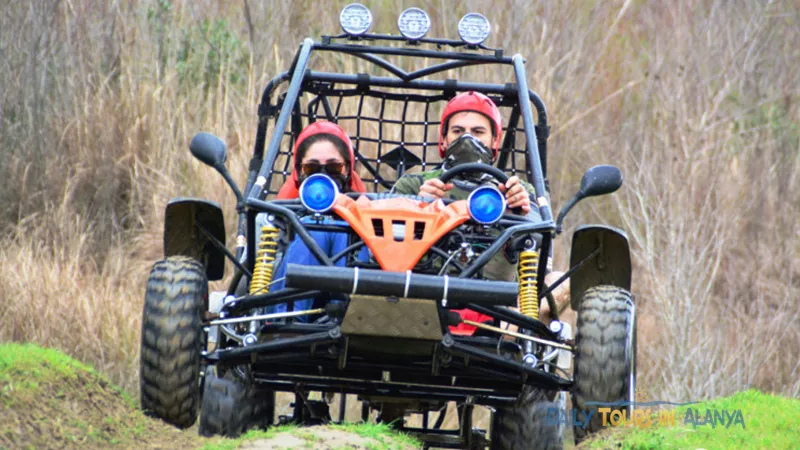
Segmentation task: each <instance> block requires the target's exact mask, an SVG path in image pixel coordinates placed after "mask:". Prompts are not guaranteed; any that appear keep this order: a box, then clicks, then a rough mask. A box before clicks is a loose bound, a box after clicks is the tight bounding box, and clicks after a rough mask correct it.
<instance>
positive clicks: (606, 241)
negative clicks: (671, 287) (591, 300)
mask: <svg viewBox="0 0 800 450" xmlns="http://www.w3.org/2000/svg"><path fill="white" fill-rule="evenodd" d="M587 258H588V259H587ZM584 260H586V261H585V262H584ZM569 263H570V267H575V266H577V265H580V264H581V263H583V265H582V266H581V267H579V268H578V269H577V270H576V271H575V272H574V273H573V274H572V277H571V278H570V297H571V306H572V309H573V310H575V311H577V310H578V307H579V306H580V301H581V298H582V297H583V294H584V292H586V290H588V289H589V288H591V287H594V286H600V285H611V286H617V287H620V288H622V289H625V290H627V291H630V290H631V252H630V246H629V244H628V237H627V235H626V234H625V232H624V231H622V230H619V229H617V228H612V227H608V226H604V225H583V226H580V227H578V229H577V230H575V233H574V234H573V235H572V251H571V253H570V261H569Z"/></svg>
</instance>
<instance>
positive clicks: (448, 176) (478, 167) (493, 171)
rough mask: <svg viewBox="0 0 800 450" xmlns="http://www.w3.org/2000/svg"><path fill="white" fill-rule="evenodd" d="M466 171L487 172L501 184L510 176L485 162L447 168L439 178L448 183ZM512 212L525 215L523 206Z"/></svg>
mask: <svg viewBox="0 0 800 450" xmlns="http://www.w3.org/2000/svg"><path fill="white" fill-rule="evenodd" d="M464 172H482V173H485V174H489V175H491V176H492V177H494V179H495V180H497V181H498V182H499V183H500V184H503V185H505V184H506V182H507V181H508V178H509V176H508V175H506V173H505V172H503V171H502V170H500V169H498V168H497V167H494V166H490V165H488V164H484V163H468V164H461V165H458V166H455V167H453V168H451V169H447V171H446V172H445V173H443V174H442V176H441V177H439V179H440V180H441V181H442V183H447V182H449V181H451V180H452V179H453V178H455V177H456V176H457V175H461V174H462V173H464ZM531 208H533V204H532V203H531ZM511 212H513V213H514V214H516V215H518V216H521V215H523V212H522V208H520V207H517V208H513V209H511Z"/></svg>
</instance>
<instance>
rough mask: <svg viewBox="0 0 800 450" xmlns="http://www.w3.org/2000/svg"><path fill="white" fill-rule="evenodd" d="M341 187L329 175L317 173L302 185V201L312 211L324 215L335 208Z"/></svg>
mask: <svg viewBox="0 0 800 450" xmlns="http://www.w3.org/2000/svg"><path fill="white" fill-rule="evenodd" d="M338 194H339V187H338V186H337V185H336V183H335V182H334V181H333V180H332V179H331V178H330V177H329V176H327V175H325V174H321V173H315V174H314V175H311V176H310V177H308V178H306V179H305V181H303V184H301V185H300V201H301V202H302V203H303V206H305V207H306V208H307V209H309V210H310V211H314V212H316V213H324V212H326V211H328V210H329V209H331V208H333V204H334V203H335V202H336V196H337V195H338Z"/></svg>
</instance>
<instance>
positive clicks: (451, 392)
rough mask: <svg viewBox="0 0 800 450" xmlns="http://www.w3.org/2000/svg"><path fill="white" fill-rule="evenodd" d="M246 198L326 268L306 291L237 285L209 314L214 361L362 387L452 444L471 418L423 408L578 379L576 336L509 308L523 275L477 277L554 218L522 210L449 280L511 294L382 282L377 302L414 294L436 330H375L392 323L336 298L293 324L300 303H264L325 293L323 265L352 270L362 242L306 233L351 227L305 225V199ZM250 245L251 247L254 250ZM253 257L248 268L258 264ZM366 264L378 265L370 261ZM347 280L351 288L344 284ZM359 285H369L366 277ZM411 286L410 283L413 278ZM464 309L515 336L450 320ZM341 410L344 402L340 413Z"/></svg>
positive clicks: (505, 397) (262, 374)
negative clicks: (442, 417) (571, 356)
mask: <svg viewBox="0 0 800 450" xmlns="http://www.w3.org/2000/svg"><path fill="white" fill-rule="evenodd" d="M248 206H249V208H250V211H249V213H248V228H249V231H250V233H249V235H250V236H256V233H255V231H256V215H257V214H263V215H266V216H267V217H268V218H269V220H270V222H271V223H274V224H280V225H278V226H279V228H282V229H283V230H284V232H286V231H287V230H290V229H291V230H292V231H294V234H296V236H298V237H299V238H300V239H302V240H303V241H304V242H305V244H306V245H307V247H308V248H309V250H310V251H311V253H312V254H314V255H316V256H317V259H318V260H319V264H320V266H321V267H318V268H316V269H314V270H315V271H317V272H318V273H320V274H322V275H321V276H320V278H318V283H317V284H315V285H314V286H315V287H316V289H308V288H306V287H307V286H308V284H305V285H304V287H302V288H301V287H288V288H284V289H281V290H279V291H277V292H269V293H263V294H255V295H249V294H248V295H240V296H239V297H234V296H233V295H230V296H229V297H228V301H226V302H225V303H224V305H223V307H222V309H221V311H220V313H219V315H218V316H214V317H211V319H212V320H211V321H209V325H219V326H220V327H221V331H222V333H221V336H223V338H222V339H221V340H220V342H219V344H220V345H219V346H218V348H217V349H216V350H215V351H213V352H210V353H208V354H206V355H205V360H206V363H207V364H209V365H216V366H217V367H218V368H222V369H223V370H225V369H226V368H231V367H238V368H239V369H238V370H240V371H243V372H245V373H246V374H247V376H248V378H249V379H250V380H251V381H252V382H255V383H259V384H260V385H262V386H264V387H268V388H271V389H274V390H276V391H287V392H294V393H295V394H297V395H303V394H302V393H307V392H310V391H319V392H330V393H341V394H357V395H359V397H360V398H362V399H366V400H367V401H369V400H375V399H379V400H378V401H380V402H385V403H391V402H392V401H395V402H398V401H399V402H401V403H402V404H403V405H406V406H408V408H406V411H407V412H421V413H425V414H424V416H423V427H422V428H421V429H406V430H407V431H412V432H417V433H420V437H421V438H422V439H423V440H424V441H425V442H428V443H433V442H435V445H437V446H452V447H454V448H458V447H459V446H461V445H464V444H465V442H468V441H470V439H471V437H470V436H469V434H465V432H464V429H465V427H466V429H471V423H470V422H469V420H468V419H467V418H466V416H467V415H468V414H464V412H463V409H462V415H463V417H464V418H463V420H462V421H461V431H447V430H440V429H439V428H438V427H436V426H434V427H430V426H429V424H428V420H427V417H428V416H427V412H430V411H437V410H441V406H442V405H443V404H444V402H450V401H453V402H456V403H458V404H460V405H465V406H462V408H466V409H467V410H468V411H471V410H472V408H473V407H474V405H486V406H490V407H500V406H504V405H509V404H512V403H513V402H515V401H516V400H517V397H518V396H519V395H520V392H521V391H522V389H523V386H525V385H528V386H531V387H534V388H537V389H541V390H543V391H547V392H556V391H568V390H570V389H571V387H572V379H571V377H569V376H568V375H567V374H566V372H564V371H563V370H559V369H557V368H556V357H557V355H558V353H559V350H560V349H561V350H562V351H563V350H564V349H566V350H567V351H571V347H570V342H565V341H564V339H563V337H562V336H561V335H559V334H556V333H554V332H552V331H551V330H550V328H549V327H547V326H546V325H545V324H544V323H542V322H541V321H539V320H537V319H534V318H531V317H528V316H525V315H522V314H520V313H518V312H517V311H515V310H513V309H511V308H509V306H516V303H515V301H516V283H510V282H496V281H487V280H476V279H474V278H473V277H477V276H478V274H479V272H480V270H481V268H482V267H483V266H484V265H485V264H486V263H487V262H488V261H489V260H490V259H491V257H492V256H494V255H495V254H497V253H498V252H502V251H504V249H505V248H506V247H507V246H508V245H513V243H515V242H522V241H524V240H525V238H529V237H533V236H534V235H536V233H541V234H546V232H547V230H548V229H549V228H550V227H551V225H550V224H549V223H535V222H531V221H529V220H528V219H526V218H523V217H515V216H512V215H507V216H506V217H505V218H504V219H503V221H502V222H501V223H500V226H501V229H502V230H503V231H502V233H500V235H499V236H498V237H497V238H496V239H495V240H494V242H492V243H491V245H489V246H488V248H487V249H486V250H485V251H484V252H483V254H481V255H479V256H478V257H476V258H474V259H473V260H472V261H471V262H470V263H469V264H467V265H465V266H463V267H461V268H460V271H459V273H458V274H457V275H456V276H454V277H453V278H452V280H451V281H450V284H451V286H457V285H458V283H473V284H472V285H471V286H474V283H480V284H481V285H482V286H481V290H485V291H487V292H491V291H492V290H498V291H501V290H502V289H500V287H501V286H502V287H503V288H505V291H506V294H505V295H500V294H498V295H496V296H492V295H475V296H474V297H464V296H462V297H455V298H453V296H452V294H451V297H450V299H449V301H447V300H445V299H442V298H441V294H440V293H439V291H437V289H436V287H435V286H433V287H430V288H428V289H423V290H418V291H416V294H417V295H416V297H427V298H404V297H402V295H399V294H398V295H386V294H387V293H388V292H390V291H391V286H389V287H386V285H385V284H384V285H382V287H383V288H385V289H388V291H384V292H377V294H384V295H383V296H381V295H377V296H375V295H373V296H371V298H372V300H376V301H378V302H383V303H385V304H386V305H387V308H392V307H394V308H397V307H400V306H402V305H403V304H404V303H405V304H409V303H412V302H416V304H415V306H414V307H415V308H418V307H419V306H425V307H426V308H423V309H427V311H428V312H429V313H428V315H427V316H426V317H425V318H420V319H419V320H420V321H424V322H425V324H428V321H430V322H431V323H432V325H433V330H432V332H431V327H428V331H427V332H420V331H419V330H418V329H414V330H411V328H414V327H396V328H395V329H394V331H390V332H386V331H383V332H381V331H378V332H376V331H375V328H378V329H386V328H387V326H383V325H380V326H378V327H371V328H370V327H363V328H359V327H357V326H355V327H354V326H353V325H352V323H353V321H352V320H350V321H349V322H348V316H347V314H348V312H347V311H348V309H347V308H344V307H342V306H340V305H337V304H329V305H328V306H327V307H326V308H324V309H319V310H317V313H319V314H318V316H323V317H325V319H327V320H324V321H322V323H299V322H295V321H294V320H293V317H291V315H292V314H298V313H291V312H290V313H289V314H285V313H284V314H280V313H279V314H271V315H270V314H263V312H264V308H265V307H268V306H270V305H276V304H279V303H287V302H289V303H290V304H291V302H292V301H293V300H297V299H301V298H308V297H314V296H317V295H322V294H323V292H324V289H323V288H320V287H319V286H324V285H325V283H323V282H322V281H323V280H325V279H326V278H325V273H333V272H336V273H339V272H345V273H346V272H347V271H348V270H352V269H348V268H342V267H333V266H334V265H335V263H336V261H337V260H338V259H340V258H345V257H346V256H347V255H346V254H345V253H346V252H347V251H353V250H357V249H358V245H355V246H351V248H349V249H347V251H343V252H342V253H341V254H339V255H333V256H332V257H328V256H327V255H325V254H324V252H323V251H322V250H321V249H320V248H319V247H318V246H317V244H316V242H315V241H314V239H313V238H311V236H310V234H309V230H313V229H315V228H319V229H324V230H328V231H347V227H339V228H337V227H336V226H332V225H322V224H321V225H317V226H316V227H315V226H314V225H310V224H308V223H301V221H300V220H299V218H298V215H299V214H301V211H302V206H301V205H300V203H299V201H293V200H290V201H273V202H264V201H260V200H256V199H250V200H249V201H248ZM262 217H264V216H262ZM541 234H540V235H539V238H538V239H537V242H538V243H539V245H540V246H541V250H542V251H545V247H549V238H545V239H542V238H541ZM528 242H530V239H529V240H528ZM251 247H252V248H255V246H251ZM249 254H250V255H252V254H253V252H252V251H249ZM248 265H249V267H253V265H252V262H250V263H249V264H248ZM291 269H292V268H291V266H290V272H288V273H287V281H288V279H289V276H290V275H291V274H292V273H291ZM326 270H327V271H328V272H326ZM337 271H338V272H337ZM362 272H364V273H367V272H372V273H376V272H378V271H375V270H372V271H370V270H368V269H364V270H362ZM539 272H540V273H541V276H540V277H538V278H539V279H543V275H544V273H543V272H544V269H543V268H540V270H539ZM409 275H410V274H409ZM429 278H430V277H429ZM328 281H330V280H328ZM384 281H385V280H384ZM345 285H346V286H349V284H347V283H345ZM362 285H363V286H367V287H369V284H364V283H362ZM510 285H513V286H514V291H513V293H514V295H513V296H511V295H508V294H509V293H508V287H509V286H510ZM398 288H399V286H398ZM446 289H447V288H446V287H445V292H446ZM353 290H354V291H355V285H354V286H353ZM542 290H543V289H540V290H539V292H542ZM341 291H345V290H344V289H342V290H341ZM405 291H406V293H408V286H406V289H405ZM399 292H402V290H400V291H399ZM451 292H453V291H451ZM476 292H477V291H476ZM234 293H235V290H234V286H231V290H230V291H229V294H234ZM347 293H350V292H347ZM358 294H359V295H358V296H353V297H352V298H353V299H355V298H356V297H359V300H363V299H362V298H361V297H364V294H376V292H358ZM367 297H369V296H367ZM409 297H410V295H409ZM445 297H447V294H446V293H445ZM466 298H471V300H469V301H468V300H466ZM443 300H445V301H443ZM466 307H468V308H470V309H473V310H475V311H478V312H481V313H483V314H486V315H488V316H491V317H492V318H493V319H494V325H500V323H501V322H504V323H507V324H510V325H513V326H515V328H516V329H517V331H516V335H515V336H517V337H516V338H513V339H512V340H509V339H508V335H504V334H503V333H498V332H494V331H492V330H485V329H484V330H479V331H480V332H479V333H477V335H473V336H461V335H454V334H451V333H450V331H449V326H450V325H455V324H457V322H458V316H457V314H456V313H455V312H453V311H452V309H459V308H466ZM289 309H290V310H291V307H290V308H289ZM350 309H353V308H350ZM431 311H432V312H431ZM299 314H302V313H299ZM351 319H352V318H351ZM318 322H319V321H318ZM526 355H535V356H536V358H533V359H527V358H525V356H526ZM365 411H366V409H365ZM342 417H343V409H342V411H341V412H340V419H341V418H342ZM295 419H296V420H297V419H298V418H297V417H295ZM440 424H441V422H439V425H440ZM448 433H449V434H451V435H453V436H450V437H449V439H450V440H449V441H448V439H447V438H446V436H447V434H448Z"/></svg>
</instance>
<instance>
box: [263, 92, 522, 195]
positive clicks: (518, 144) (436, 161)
mask: <svg viewBox="0 0 800 450" xmlns="http://www.w3.org/2000/svg"><path fill="white" fill-rule="evenodd" d="M452 96H453V94H451V95H445V94H442V93H437V94H431V93H430V92H413V93H411V92H406V91H404V92H402V93H399V92H392V91H391V90H382V91H379V90H375V89H374V88H369V89H364V88H354V89H340V88H337V89H334V88H331V87H330V85H325V84H321V83H320V85H318V84H311V85H310V86H309V85H307V86H306V87H305V90H304V92H303V95H301V96H300V98H298V102H297V104H296V105H295V108H294V111H293V114H292V120H291V121H290V125H289V126H287V130H286V132H285V135H284V139H283V140H282V142H281V147H280V149H279V152H278V156H277V158H276V159H275V162H274V164H273V168H272V173H271V178H270V180H269V181H270V183H269V196H268V198H274V196H275V195H276V194H277V192H278V190H280V187H281V186H282V185H283V183H284V182H285V181H286V180H287V179H288V177H289V176H290V175H291V172H292V170H294V169H293V167H292V164H291V161H292V154H293V151H294V145H295V139H296V138H297V136H298V135H299V133H300V131H301V130H302V129H303V127H305V126H307V125H308V124H310V123H312V122H315V121H317V120H328V121H331V122H335V123H337V124H339V126H341V127H342V128H343V129H344V130H345V131H346V132H347V134H348V135H349V136H350V139H351V141H352V143H353V150H354V151H355V155H356V160H357V161H356V163H355V170H356V172H357V173H358V174H359V176H360V177H361V179H362V180H363V181H364V184H365V186H366V188H367V192H386V191H389V190H391V188H392V186H394V183H395V181H397V179H398V178H400V177H401V176H402V175H403V174H407V173H418V172H424V171H428V170H433V169H436V168H438V167H439V166H440V165H441V161H442V159H441V157H440V156H439V150H438V144H439V118H440V115H441V112H442V109H443V108H444V106H445V104H446V103H447V101H449V100H450V98H452ZM282 97H283V96H281V98H279V101H278V106H280V105H281V104H282ZM492 100H494V101H495V103H496V104H497V105H498V106H499V107H500V110H501V112H502V114H503V125H504V129H503V136H502V141H501V142H502V143H503V144H502V145H501V149H500V156H499V158H498V167H501V168H502V169H503V170H504V171H505V172H506V173H507V174H509V176H511V175H517V176H519V177H520V178H522V179H525V180H528V181H530V176H531V174H530V173H528V171H527V165H526V162H525V155H526V139H525V134H524V129H523V128H522V120H521V119H519V108H518V106H517V102H516V99H509V98H503V97H500V96H498V97H492ZM273 111H274V114H275V115H276V116H277V113H278V108H274V109H273ZM509 119H511V126H510V127H509ZM517 124H519V126H517ZM509 129H510V130H511V132H512V133H513V134H511V135H509Z"/></svg>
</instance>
